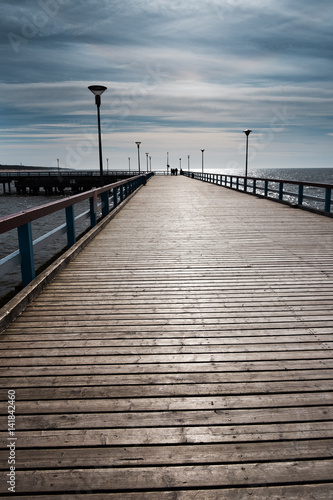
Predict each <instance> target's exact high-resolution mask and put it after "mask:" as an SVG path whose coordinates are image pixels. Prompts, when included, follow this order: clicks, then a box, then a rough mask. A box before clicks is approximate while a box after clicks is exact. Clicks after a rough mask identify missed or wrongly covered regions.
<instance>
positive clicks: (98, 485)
mask: <svg viewBox="0 0 333 500" xmlns="http://www.w3.org/2000/svg"><path fill="white" fill-rule="evenodd" d="M331 477H332V461H331V460H319V461H316V460H304V461H300V462H274V463H246V464H235V465H234V464H233V465H205V466H202V465H196V466H179V467H172V466H165V467H160V468H159V467H146V468H145V467H138V468H102V469H99V468H94V469H64V470H58V471H56V472H55V471H53V470H44V471H43V470H42V471H40V470H38V471H35V472H34V474H31V471H18V472H17V481H18V483H19V484H20V485H21V489H22V490H23V491H29V492H36V491H42V492H50V491H58V492H59V491H60V492H61V491H76V492H77V491H78V490H79V491H81V492H84V491H94V490H95V491H96V490H97V491H98V490H99V491H105V492H109V491H117V490H125V491H126V490H127V491H128V490H129V489H133V490H140V489H148V490H149V489H150V490H151V489H156V488H163V489H168V490H169V489H170V488H186V487H191V488H202V487H221V486H226V487H228V486H229V487H230V486H241V485H244V486H247V485H257V484H258V483H261V484H265V485H269V484H271V485H276V484H278V483H283V484H290V483H295V482H303V483H309V482H312V481H330V480H331Z"/></svg>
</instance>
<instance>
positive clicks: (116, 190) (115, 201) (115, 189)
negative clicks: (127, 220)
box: [113, 187, 118, 208]
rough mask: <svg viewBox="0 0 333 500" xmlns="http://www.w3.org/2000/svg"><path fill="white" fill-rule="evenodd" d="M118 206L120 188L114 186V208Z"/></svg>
mask: <svg viewBox="0 0 333 500" xmlns="http://www.w3.org/2000/svg"><path fill="white" fill-rule="evenodd" d="M117 206H118V189H117V188H116V187H115V188H113V208H116V207H117Z"/></svg>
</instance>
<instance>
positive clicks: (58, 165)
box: [57, 158, 60, 175]
mask: <svg viewBox="0 0 333 500" xmlns="http://www.w3.org/2000/svg"><path fill="white" fill-rule="evenodd" d="M57 162H58V175H59V173H60V168H59V158H57Z"/></svg>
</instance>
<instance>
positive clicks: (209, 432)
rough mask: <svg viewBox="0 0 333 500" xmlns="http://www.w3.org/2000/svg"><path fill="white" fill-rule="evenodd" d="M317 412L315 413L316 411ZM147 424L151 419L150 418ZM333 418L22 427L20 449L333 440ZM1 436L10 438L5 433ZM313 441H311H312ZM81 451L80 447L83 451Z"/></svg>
mask: <svg viewBox="0 0 333 500" xmlns="http://www.w3.org/2000/svg"><path fill="white" fill-rule="evenodd" d="M312 415H314V414H312ZM146 425H147V421H146ZM332 432H333V421H332V420H329V421H320V420H318V421H316V420H313V421H311V420H310V419H309V420H303V421H302V420H299V421H298V422H297V423H289V422H288V421H286V422H283V421H280V422H276V423H273V424H272V423H266V424H263V423H255V424H245V425H244V424H237V425H216V426H214V425H207V426H203V427H200V426H195V425H193V426H190V427H187V426H185V425H178V426H169V427H161V426H159V427H147V426H146V427H125V428H124V427H117V428H114V429H110V428H100V429H99V428H96V429H73V428H71V430H70V432H69V430H68V429H65V430H61V429H51V430H48V429H43V430H33V429H29V430H26V431H24V430H20V431H19V432H18V433H17V435H18V439H19V442H20V448H34V447H36V443H38V447H39V448H63V447H76V448H81V447H85V446H87V447H89V446H97V447H100V446H139V445H142V444H144V445H145V446H148V445H170V444H187V445H193V444H200V445H201V444H205V443H206V444H208V443H236V442H237V443H238V442H250V443H253V442H254V443H258V442H260V443H261V442H263V441H267V442H270V443H271V442H273V441H283V440H287V441H288V442H292V441H295V440H312V439H325V438H327V439H331V438H332ZM1 437H4V438H5V439H6V437H7V436H6V435H5V433H3V434H1ZM310 442H311V441H310ZM79 451H80V450H79Z"/></svg>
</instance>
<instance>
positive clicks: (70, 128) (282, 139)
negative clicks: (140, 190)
mask: <svg viewBox="0 0 333 500" xmlns="http://www.w3.org/2000/svg"><path fill="white" fill-rule="evenodd" d="M0 11H1V16H0V23H1V67H2V72H1V81H0V85H1V93H0V99H1V115H0V116H1V118H0V126H1V133H0V138H1V144H0V145H1V156H0V163H2V164H6V163H8V164H14V163H23V164H30V165H46V166H56V159H57V158H59V159H60V164H61V166H69V167H74V168H78V169H81V168H82V169H87V168H89V169H98V150H97V142H96V139H97V137H96V136H97V119H96V107H95V104H94V98H93V95H92V94H91V93H90V92H89V90H88V89H87V87H88V85H91V84H103V85H105V86H107V87H108V90H107V91H106V92H105V93H104V94H103V96H102V107H101V113H102V130H103V152H104V155H103V156H104V162H105V165H106V161H105V159H106V158H109V167H110V168H120V169H122V168H127V167H128V157H131V163H132V167H133V168H135V167H136V146H135V141H141V142H142V146H141V147H142V149H141V151H142V162H143V163H144V162H145V153H146V152H149V153H150V155H151V156H152V166H153V168H155V169H162V168H164V166H165V163H166V152H167V151H169V152H170V163H171V165H172V166H178V163H179V158H180V157H182V159H183V162H184V163H183V166H184V165H186V166H187V156H188V155H190V157H191V168H192V169H199V168H200V167H201V152H200V149H203V148H205V150H206V151H205V166H206V169H207V170H213V169H215V168H219V169H221V170H227V169H229V168H236V169H240V170H242V169H243V164H244V147H245V135H244V134H243V132H242V131H243V130H244V129H245V128H251V129H252V130H253V133H252V134H251V136H250V162H251V163H250V166H251V167H253V168H260V167H267V168H269V167H300V166H304V167H332V166H333V165H332V141H333V118H332V107H333V87H332V79H333V65H332V59H333V36H332V25H333V4H332V2H331V1H317V2H313V0H311V1H310V0H302V1H300V0H290V1H283V0H272V1H263V0H247V1H245V0H227V1H222V0H206V1H205V0H174V1H173V0H168V1H166V0H156V1H154V0H152V1H148V0H135V1H134V0H119V1H118V0H39V1H33V0H25V1H20V0H15V2H13V1H12V0H10V1H9V0H8V1H7V0H2V2H1V6H0Z"/></svg>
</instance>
